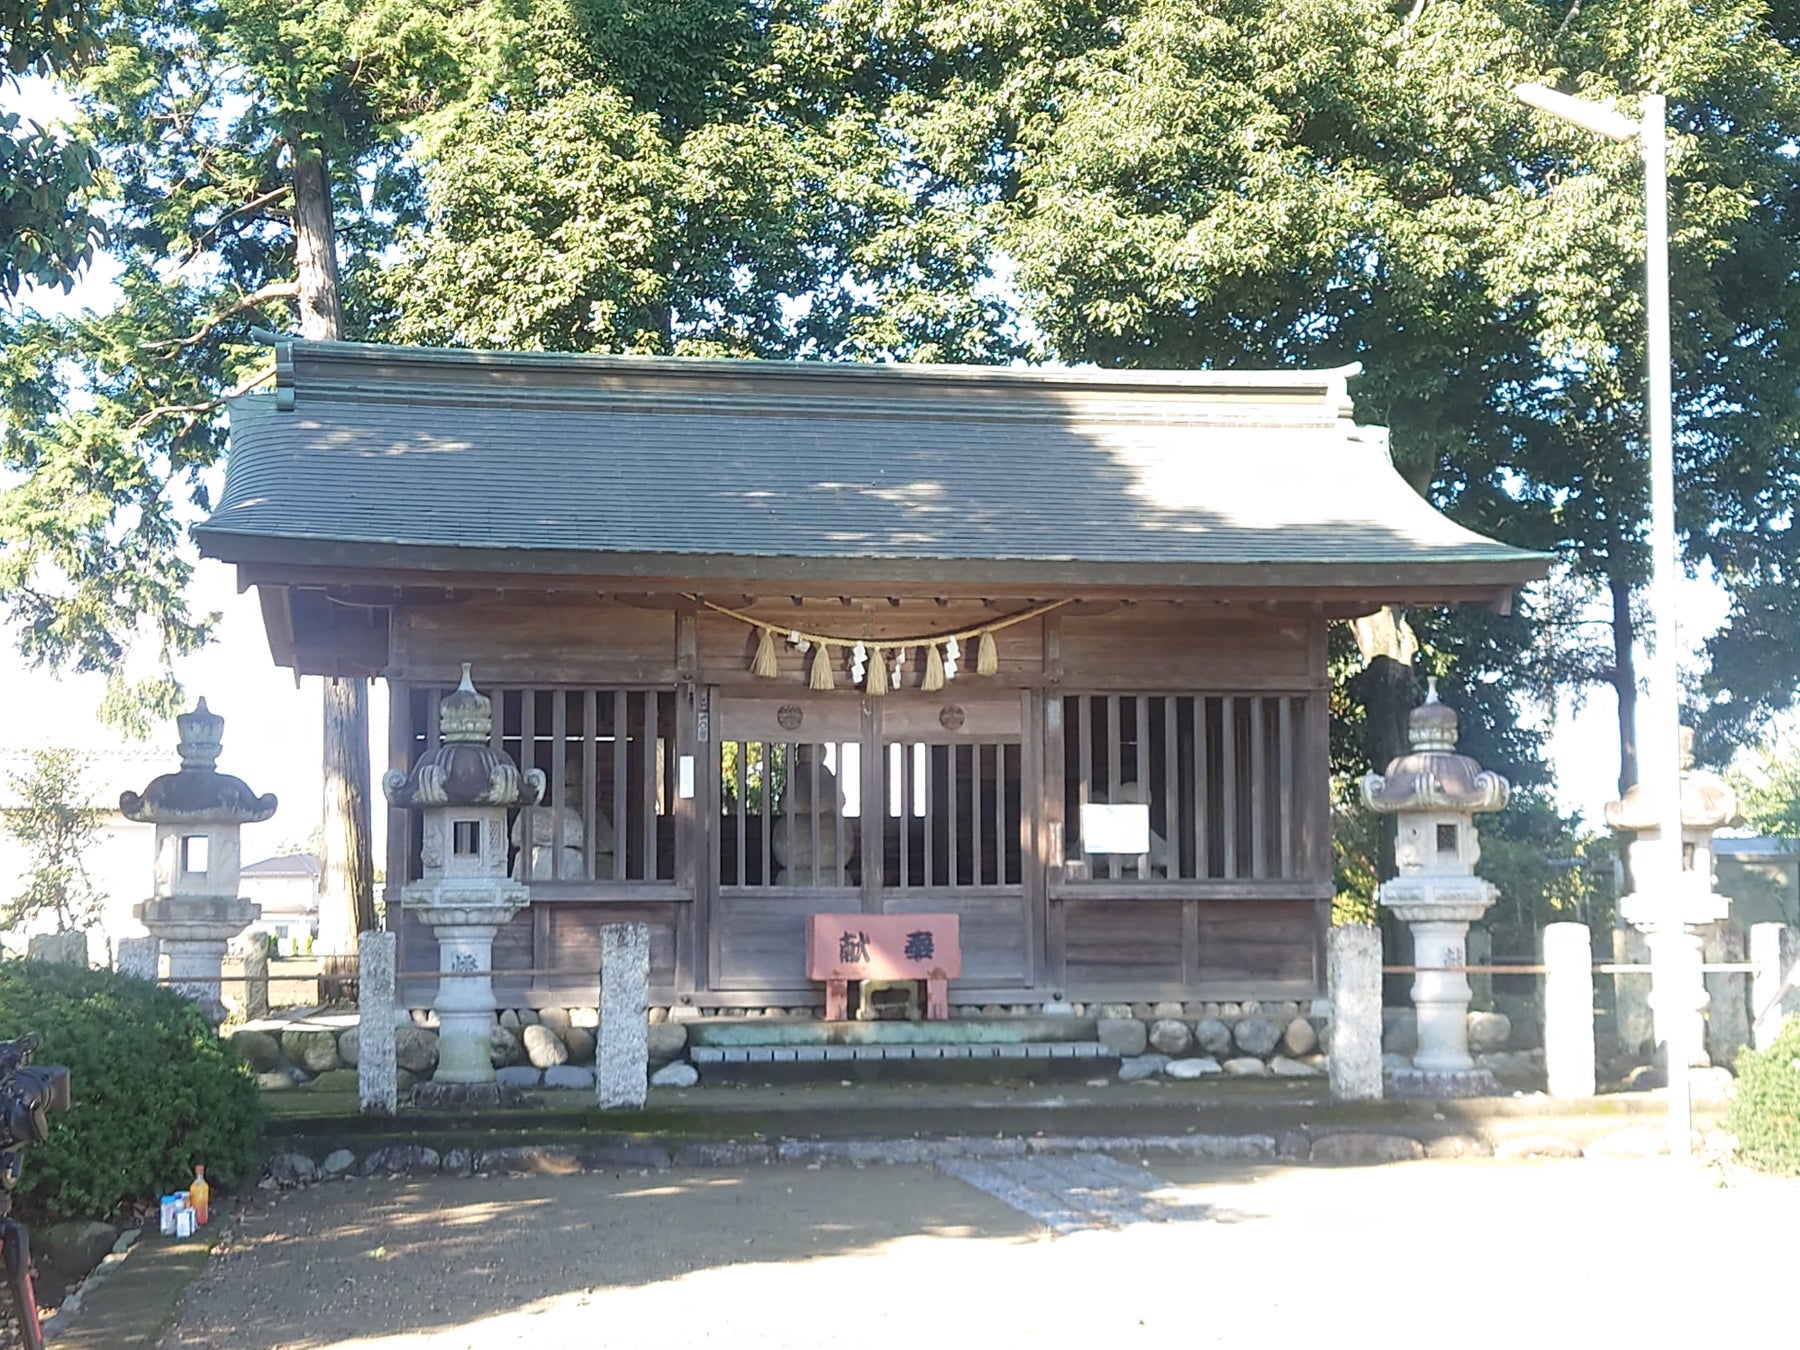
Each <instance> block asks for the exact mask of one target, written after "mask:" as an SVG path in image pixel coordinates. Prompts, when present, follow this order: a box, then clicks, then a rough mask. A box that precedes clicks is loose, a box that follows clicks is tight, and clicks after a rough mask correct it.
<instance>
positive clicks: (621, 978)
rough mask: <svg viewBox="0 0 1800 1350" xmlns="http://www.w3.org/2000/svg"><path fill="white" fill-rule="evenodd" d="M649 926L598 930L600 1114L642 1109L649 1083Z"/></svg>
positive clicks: (616, 925)
mask: <svg viewBox="0 0 1800 1350" xmlns="http://www.w3.org/2000/svg"><path fill="white" fill-rule="evenodd" d="M649 1005H650V926H649V925H648V924H642V923H609V924H607V925H605V926H604V927H603V928H601V930H600V1044H599V1049H598V1058H599V1066H598V1074H597V1079H598V1083H599V1101H600V1106H601V1108H602V1109H603V1110H608V1109H613V1108H616V1107H632V1108H634V1109H636V1108H642V1106H643V1105H644V1099H645V1098H646V1097H647V1096H648V1095H649V1086H650V1085H649V1078H650V1022H649V1016H648V1013H649Z"/></svg>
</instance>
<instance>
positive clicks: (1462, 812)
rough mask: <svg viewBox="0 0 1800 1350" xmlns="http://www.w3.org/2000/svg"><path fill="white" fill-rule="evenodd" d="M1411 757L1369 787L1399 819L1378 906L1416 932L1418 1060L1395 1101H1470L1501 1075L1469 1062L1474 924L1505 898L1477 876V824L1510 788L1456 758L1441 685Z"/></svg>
mask: <svg viewBox="0 0 1800 1350" xmlns="http://www.w3.org/2000/svg"><path fill="white" fill-rule="evenodd" d="M1410 739H1411V741H1412V753H1411V754H1408V755H1401V756H1400V757H1399V758H1398V759H1396V760H1394V761H1393V762H1392V763H1391V764H1389V765H1388V766H1387V772H1386V773H1385V774H1374V773H1372V774H1369V775H1367V776H1366V777H1365V778H1364V779H1363V780H1362V795H1363V801H1364V802H1365V803H1366V804H1367V805H1368V807H1369V809H1370V810H1372V811H1377V812H1380V813H1381V814H1383V815H1391V816H1394V817H1395V818H1396V825H1397V827H1398V828H1397V832H1396V838H1395V841H1394V863H1395V867H1396V869H1397V870H1398V872H1399V875H1398V876H1396V877H1394V878H1393V879H1392V880H1390V881H1387V882H1384V883H1383V884H1382V887H1381V891H1380V894H1379V896H1378V897H1377V898H1378V899H1379V901H1380V903H1381V904H1382V905H1383V906H1385V907H1386V908H1388V909H1391V910H1393V911H1394V913H1395V914H1397V915H1398V916H1399V917H1400V918H1401V919H1403V920H1405V921H1406V923H1407V924H1409V925H1410V926H1411V928H1412V935H1413V964H1414V965H1415V966H1417V967H1418V968H1419V969H1418V973H1417V974H1416V975H1415V976H1414V977H1413V988H1412V996H1413V1007H1414V1008H1415V1010H1416V1012H1417V1016H1418V1024H1419V1051H1418V1054H1417V1055H1415V1056H1414V1057H1413V1069H1412V1071H1411V1072H1410V1073H1409V1072H1402V1073H1400V1074H1396V1075H1395V1076H1394V1082H1393V1086H1394V1089H1395V1091H1396V1092H1398V1093H1400V1094H1402V1095H1405V1094H1408V1093H1414V1094H1421V1095H1433V1096H1458V1095H1461V1096H1472V1095H1480V1094H1482V1093H1485V1092H1491V1091H1493V1090H1495V1087H1496V1085H1495V1083H1494V1079H1493V1075H1492V1074H1490V1073H1488V1072H1487V1071H1486V1070H1478V1069H1476V1068H1475V1061H1474V1060H1473V1059H1472V1058H1471V1057H1470V1055H1469V1027H1468V1017H1469V996H1470V990H1469V981H1468V977H1467V976H1466V975H1465V974H1464V973H1463V970H1462V967H1464V966H1466V965H1467V964H1468V956H1467V952H1468V947H1467V939H1468V934H1469V925H1470V924H1471V923H1473V922H1475V921H1476V920H1477V919H1479V918H1481V916H1482V915H1483V914H1485V913H1487V910H1488V907H1489V906H1490V905H1492V904H1493V903H1494V901H1495V899H1496V898H1497V897H1498V895H1499V892H1498V891H1496V890H1495V889H1494V886H1493V884H1492V883H1491V882H1488V881H1484V880H1482V879H1481V878H1480V877H1478V876H1476V875H1475V864H1476V862H1478V861H1479V860H1480V858H1481V844H1480V839H1479V836H1478V835H1477V833H1476V830H1475V815H1476V813H1477V812H1481V811H1498V810H1499V809H1500V808H1501V807H1503V806H1505V805H1506V798H1507V794H1508V792H1509V791H1510V787H1509V785H1508V784H1507V781H1506V780H1505V779H1504V778H1502V777H1500V775H1499V774H1496V773H1488V772H1486V771H1484V770H1483V769H1482V767H1481V766H1480V765H1479V764H1477V763H1476V762H1475V761H1474V760H1472V759H1470V758H1469V757H1468V756H1467V755H1459V754H1457V753H1456V714H1455V712H1453V711H1452V710H1451V709H1449V708H1447V707H1445V706H1444V705H1443V704H1442V703H1440V702H1438V696H1437V681H1436V680H1433V681H1431V683H1430V689H1429V692H1428V693H1427V694H1426V696H1425V702H1424V703H1422V704H1421V705H1420V706H1418V707H1417V708H1414V709H1413V712H1412V717H1411V720H1410Z"/></svg>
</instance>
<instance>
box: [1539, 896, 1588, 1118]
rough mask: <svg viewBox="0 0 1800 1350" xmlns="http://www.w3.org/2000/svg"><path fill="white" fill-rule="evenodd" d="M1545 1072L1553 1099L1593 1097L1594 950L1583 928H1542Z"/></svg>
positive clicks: (1578, 925) (1571, 925) (1565, 925)
mask: <svg viewBox="0 0 1800 1350" xmlns="http://www.w3.org/2000/svg"><path fill="white" fill-rule="evenodd" d="M1544 1067H1545V1069H1546V1070H1547V1071H1548V1073H1549V1079H1550V1095H1551V1096H1552V1097H1591V1096H1593V1095H1594V947H1593V939H1592V937H1591V936H1590V935H1589V933H1588V929H1587V925H1586V924H1582V923H1553V924H1549V925H1547V926H1546V927H1545V928H1544Z"/></svg>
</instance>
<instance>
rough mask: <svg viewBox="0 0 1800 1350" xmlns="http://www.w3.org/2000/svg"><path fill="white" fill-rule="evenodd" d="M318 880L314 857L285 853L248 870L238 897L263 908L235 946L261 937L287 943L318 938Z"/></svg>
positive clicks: (315, 855) (239, 884)
mask: <svg viewBox="0 0 1800 1350" xmlns="http://www.w3.org/2000/svg"><path fill="white" fill-rule="evenodd" d="M319 877H320V866H319V858H318V855H317V854H314V853H284V854H281V855H279V856H277V857H273V858H264V859H263V860H262V861H261V862H254V863H251V864H249V865H248V866H247V867H245V868H244V869H243V872H242V873H241V874H240V879H239V882H238V893H239V894H240V895H242V896H243V897H244V899H246V900H251V901H254V902H255V903H256V904H258V905H261V906H262V917H261V918H259V919H258V920H257V921H256V922H255V923H254V924H252V925H251V926H250V927H249V928H248V929H247V930H246V931H245V933H244V935H243V938H240V939H239V940H238V941H237V942H236V943H235V944H234V945H236V946H243V945H244V942H245V939H248V938H250V937H251V936H252V935H253V934H258V933H262V934H266V935H269V936H272V937H274V938H276V939H277V940H278V941H281V942H284V943H299V942H300V941H301V940H302V939H305V938H311V937H316V936H318V932H319ZM284 950H286V948H284Z"/></svg>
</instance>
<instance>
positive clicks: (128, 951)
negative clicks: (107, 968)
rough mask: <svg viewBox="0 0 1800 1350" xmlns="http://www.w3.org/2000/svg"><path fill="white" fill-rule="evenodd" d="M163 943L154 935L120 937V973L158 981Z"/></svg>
mask: <svg viewBox="0 0 1800 1350" xmlns="http://www.w3.org/2000/svg"><path fill="white" fill-rule="evenodd" d="M161 946H162V944H161V943H159V942H158V941H157V940H156V939H155V938H153V937H141V938H120V939H119V974H121V975H130V976H132V977H134V978H136V979H140V980H149V981H150V982H151V983H152V984H154V983H156V977H157V975H158V973H159V972H158V970H157V966H158V963H159V960H160V958H161V955H162V953H161V951H160V948H161Z"/></svg>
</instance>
